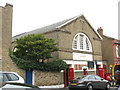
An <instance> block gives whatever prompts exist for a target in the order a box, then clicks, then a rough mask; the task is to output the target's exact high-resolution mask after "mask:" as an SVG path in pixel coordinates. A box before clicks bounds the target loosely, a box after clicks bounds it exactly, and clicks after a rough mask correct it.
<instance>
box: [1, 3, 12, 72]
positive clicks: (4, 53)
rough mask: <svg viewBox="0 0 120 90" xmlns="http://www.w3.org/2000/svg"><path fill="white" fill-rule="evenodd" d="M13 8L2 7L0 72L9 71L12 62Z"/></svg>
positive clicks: (7, 5)
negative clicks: (10, 50) (10, 56)
mask: <svg viewBox="0 0 120 90" xmlns="http://www.w3.org/2000/svg"><path fill="white" fill-rule="evenodd" d="M12 9H13V6H12V5H10V4H8V3H7V4H6V5H5V7H2V6H0V70H1V71H2V70H3V71H4V70H7V68H9V67H7V65H9V64H10V63H9V62H11V61H9V60H10V58H9V56H8V52H9V47H10V45H11V41H12V11H13V10H12Z"/></svg>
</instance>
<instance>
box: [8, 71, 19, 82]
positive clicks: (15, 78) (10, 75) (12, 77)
mask: <svg viewBox="0 0 120 90" xmlns="http://www.w3.org/2000/svg"><path fill="white" fill-rule="evenodd" d="M8 75H9V77H10V78H11V80H12V81H16V80H19V78H18V76H16V75H15V74H12V73H9V74H8Z"/></svg>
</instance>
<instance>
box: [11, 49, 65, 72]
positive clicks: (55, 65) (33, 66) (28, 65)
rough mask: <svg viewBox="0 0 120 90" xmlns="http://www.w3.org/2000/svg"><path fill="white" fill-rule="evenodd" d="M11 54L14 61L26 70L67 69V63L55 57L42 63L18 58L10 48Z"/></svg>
mask: <svg viewBox="0 0 120 90" xmlns="http://www.w3.org/2000/svg"><path fill="white" fill-rule="evenodd" d="M9 56H10V57H11V59H12V61H13V62H14V63H15V64H16V65H17V66H18V67H19V68H20V69H24V70H26V69H27V70H41V71H61V70H64V69H66V67H67V64H66V62H64V61H63V60H60V59H55V60H53V61H51V62H47V63H41V62H36V61H33V60H24V59H21V58H17V57H16V56H15V55H13V53H12V51H11V50H9Z"/></svg>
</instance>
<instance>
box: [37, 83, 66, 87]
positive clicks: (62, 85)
mask: <svg viewBox="0 0 120 90" xmlns="http://www.w3.org/2000/svg"><path fill="white" fill-rule="evenodd" d="M39 88H64V84H61V85H51V86H39Z"/></svg>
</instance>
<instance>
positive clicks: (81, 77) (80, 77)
mask: <svg viewBox="0 0 120 90" xmlns="http://www.w3.org/2000/svg"><path fill="white" fill-rule="evenodd" d="M85 77H86V76H79V77H77V78H75V79H83V78H85Z"/></svg>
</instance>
